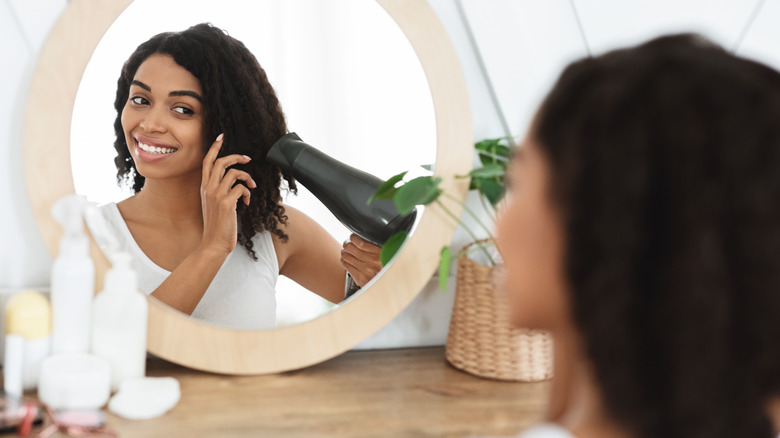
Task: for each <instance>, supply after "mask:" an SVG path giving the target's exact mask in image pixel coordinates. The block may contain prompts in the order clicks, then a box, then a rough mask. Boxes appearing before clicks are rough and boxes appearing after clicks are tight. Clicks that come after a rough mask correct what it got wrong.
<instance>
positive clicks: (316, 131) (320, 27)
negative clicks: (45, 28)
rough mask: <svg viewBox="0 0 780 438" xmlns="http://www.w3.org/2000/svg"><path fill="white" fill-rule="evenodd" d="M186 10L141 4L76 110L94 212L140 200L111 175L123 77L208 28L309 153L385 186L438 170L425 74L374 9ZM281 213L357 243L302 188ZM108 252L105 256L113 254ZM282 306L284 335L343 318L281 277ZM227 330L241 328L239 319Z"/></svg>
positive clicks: (236, 0) (79, 175)
mask: <svg viewBox="0 0 780 438" xmlns="http://www.w3.org/2000/svg"><path fill="white" fill-rule="evenodd" d="M182 6H183V2H182V0H164V1H160V0H136V1H135V2H133V3H132V4H131V5H130V6H128V7H127V9H126V10H125V11H124V12H123V13H122V14H121V15H120V16H119V17H118V18H117V19H116V20H115V21H114V23H113V24H112V25H111V27H110V28H109V29H108V30H107V31H106V33H105V35H104V36H103V38H102V39H101V40H100V42H99V43H98V45H97V47H96V48H95V51H94V52H93V54H92V57H91V59H90V61H89V63H88V64H87V67H86V70H85V71H84V75H83V77H82V80H81V84H80V86H79V89H78V92H77V94H76V101H75V104H74V107H73V119H72V123H71V137H70V144H71V164H72V170H73V172H72V173H73V180H74V184H75V188H76V193H79V194H83V195H85V196H86V197H87V199H88V200H89V201H92V202H94V203H97V204H105V203H107V202H119V201H121V200H122V199H124V198H126V197H128V196H130V195H132V190H131V189H130V188H129V187H126V186H125V187H120V185H118V184H117V182H116V181H117V178H116V167H115V166H114V157H115V156H116V152H115V150H114V148H113V143H114V128H113V123H114V119H115V117H116V111H115V110H114V98H115V94H116V82H117V81H116V80H117V78H118V77H119V72H120V71H121V68H122V65H123V63H124V62H125V60H126V59H127V58H128V57H129V56H130V54H131V53H132V52H133V51H134V50H135V48H136V47H137V46H138V45H139V44H141V43H143V42H144V41H147V40H148V39H149V38H151V37H152V36H154V35H156V34H159V33H162V32H167V31H172V30H174V31H175V30H184V29H186V28H188V27H189V26H191V25H193V24H195V23H201V22H210V23H212V24H213V25H215V26H217V27H218V28H221V29H224V30H226V31H227V32H228V33H229V34H230V35H231V36H233V37H235V38H237V39H238V40H240V41H242V42H243V43H244V44H245V45H246V46H247V48H248V49H249V50H250V51H252V53H253V54H254V55H255V57H256V58H257V59H258V60H259V61H260V64H261V65H262V66H263V68H264V70H265V71H266V73H267V75H268V78H269V81H270V82H271V85H273V86H274V89H275V91H276V94H277V96H278V97H279V100H280V102H281V104H282V109H283V110H284V112H285V116H286V119H287V126H288V128H289V129H290V130H291V131H294V132H296V133H297V134H298V135H300V136H301V137H302V138H303V139H304V140H305V141H306V142H307V143H309V144H311V145H314V146H315V147H317V148H318V149H319V150H321V151H323V152H325V153H326V154H328V155H330V156H332V157H334V158H336V159H338V160H340V161H342V162H344V163H346V164H348V165H350V166H352V167H355V168H358V169H361V170H363V171H365V172H368V173H370V174H373V175H376V176H377V177H379V178H382V179H387V178H389V177H390V176H392V175H394V174H396V173H399V172H401V171H404V170H407V169H409V168H413V167H415V165H418V164H431V163H433V162H434V159H435V153H436V149H435V146H436V128H435V127H436V125H435V118H434V114H433V103H432V102H431V95H430V93H429V91H428V84H427V82H426V80H425V74H424V73H423V70H422V67H421V65H420V62H419V60H418V59H417V57H416V56H415V54H414V50H413V49H412V46H411V45H410V44H409V41H408V40H407V39H406V37H405V36H404V35H403V33H402V32H401V29H400V28H399V27H398V25H396V23H395V22H394V21H393V20H392V18H390V16H389V15H388V14H387V13H385V11H384V10H383V9H382V8H381V7H380V6H379V5H378V4H377V3H374V2H366V1H361V0H334V1H329V2H322V1H317V0H294V1H289V0H263V1H257V2H245V1H240V0H226V1H221V2H213V1H209V0H197V1H187V2H186V7H182ZM139 23H140V25H139ZM284 202H285V204H286V205H289V206H292V207H294V208H296V209H298V210H300V211H302V212H304V213H305V214H307V215H308V216H310V217H312V218H313V219H314V220H315V221H316V222H317V223H318V224H319V225H321V226H322V227H323V228H324V229H325V230H327V231H328V232H329V233H330V234H331V235H332V236H333V237H334V238H335V240H336V241H338V242H343V241H345V240H347V239H348V238H349V234H350V233H349V231H348V230H347V228H346V227H344V226H343V225H341V223H340V222H339V221H338V220H337V219H336V218H335V217H334V216H333V214H331V213H330V212H329V211H328V210H327V209H326V208H325V207H324V205H323V204H322V203H321V202H319V201H318V200H317V199H316V198H315V197H314V196H313V195H312V194H311V192H309V191H308V190H307V189H306V188H305V187H304V186H302V185H300V184H299V191H298V194H297V195H292V194H290V195H288V196H286V199H285V200H284ZM109 229H112V227H93V228H92V229H91V231H92V233H93V235H95V237H96V240H97V241H98V243H101V242H108V241H111V240H112V237H113V236H110V235H103V236H100V234H110V233H111V232H109V231H108V230H109ZM113 232H116V231H113ZM101 247H102V249H103V250H104V252H105V251H106V245H101ZM141 262H146V264H148V265H150V266H149V269H152V270H154V271H157V270H161V269H162V268H160V267H159V266H157V265H156V264H154V262H152V261H151V260H150V259H149V258H148V257H145V256H143V257H139V258H138V263H141ZM144 268H146V267H144ZM146 292H147V293H148V292H151V291H146ZM212 292H213V291H210V292H208V293H207V296H208V297H211V296H212V295H213V294H212ZM208 294H212V295H208ZM275 295H276V325H275V326H276V327H284V326H288V325H292V324H296V323H300V322H304V321H308V320H310V319H312V318H315V317H317V316H320V315H322V314H324V313H325V312H327V311H330V310H333V309H334V308H335V306H334V305H333V304H332V303H330V302H329V301H327V300H325V299H323V298H321V297H320V296H319V295H316V294H314V293H311V292H309V291H307V290H306V289H304V288H303V287H302V286H299V285H298V284H297V283H295V282H293V281H292V280H290V279H288V278H287V277H283V276H280V277H279V278H278V280H277V283H276V294H275ZM220 299H222V298H220ZM204 300H205V302H206V303H208V302H209V299H207V298H206V297H204ZM196 313H197V312H196ZM223 321H224V322H223V323H224V324H232V326H233V327H236V328H241V325H240V324H241V322H240V321H241V319H240V318H239V319H236V318H225V319H224V320H223ZM267 324H268V322H259V323H257V325H253V327H257V326H266V325H267ZM270 324H271V325H273V321H270Z"/></svg>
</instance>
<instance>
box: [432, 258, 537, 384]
mask: <svg viewBox="0 0 780 438" xmlns="http://www.w3.org/2000/svg"><path fill="white" fill-rule="evenodd" d="M493 270H494V268H491V267H490V266H485V265H480V264H478V263H477V262H475V261H473V260H471V259H470V258H468V257H467V256H466V255H463V256H461V257H460V258H459V259H458V277H457V280H458V283H457V286H456V295H455V306H454V307H453V309H452V319H451V320H450V330H449V333H448V336H447V345H446V357H447V361H448V362H449V363H450V364H452V366H454V367H455V368H458V369H460V370H462V371H466V372H468V373H470V374H474V375H476V376H479V377H487V378H491V379H498V380H511V381H523V382H536V381H540V380H546V379H549V378H551V377H552V351H553V348H552V337H551V336H550V334H548V333H546V332H540V331H535V330H528V329H520V328H513V327H512V326H511V324H510V323H509V313H508V309H507V306H506V299H505V298H504V296H503V294H500V293H496V290H495V287H494V285H493Z"/></svg>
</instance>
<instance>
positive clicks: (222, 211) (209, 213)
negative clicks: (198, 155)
mask: <svg viewBox="0 0 780 438" xmlns="http://www.w3.org/2000/svg"><path fill="white" fill-rule="evenodd" d="M223 141H224V135H223V134H219V136H218V137H217V140H216V141H215V142H214V143H213V144H212V145H211V148H209V151H208V153H206V157H205V158H204V159H203V175H202V179H201V183H200V201H201V208H202V209H203V240H202V241H201V246H202V247H203V248H204V249H208V250H214V251H217V252H219V253H222V254H225V255H227V254H229V253H230V252H231V251H233V249H234V248H235V247H236V242H237V235H238V221H237V218H236V203H237V202H238V200H239V199H243V201H244V204H246V205H249V198H250V196H251V194H250V192H249V189H248V188H247V187H246V186H244V185H243V184H237V182H238V181H243V182H245V183H246V184H247V186H249V187H250V188H255V187H257V184H256V183H255V181H254V180H253V179H252V177H251V176H250V175H249V174H248V173H246V172H244V171H241V170H238V169H229V170H228V167H230V166H232V165H234V164H246V163H248V162H249V161H250V160H251V158H249V157H247V156H246V155H238V154H233V155H228V156H225V157H222V158H217V155H218V154H219V150H220V149H221V148H222V143H223Z"/></svg>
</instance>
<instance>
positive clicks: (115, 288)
mask: <svg viewBox="0 0 780 438" xmlns="http://www.w3.org/2000/svg"><path fill="white" fill-rule="evenodd" d="M113 258H114V260H113V262H114V266H113V267H112V268H111V270H109V271H108V272H107V273H106V281H105V289H103V292H101V293H99V294H98V295H97V296H96V297H95V301H94V303H93V305H92V353H93V354H94V355H95V356H99V357H102V358H104V359H106V360H107V361H108V363H109V365H110V367H111V388H112V390H113V391H117V390H119V385H120V384H121V383H122V382H123V381H124V380H126V379H130V378H138V377H143V376H144V374H145V372H146V326H147V319H148V312H149V310H148V306H149V305H148V303H147V301H146V296H144V295H143V293H141V292H140V291H139V290H138V286H137V279H136V275H135V272H134V271H133V270H132V269H131V267H130V260H131V259H130V255H129V254H127V253H123V252H119V253H116V255H115V256H114V257H113Z"/></svg>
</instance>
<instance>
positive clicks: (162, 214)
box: [133, 178, 203, 222]
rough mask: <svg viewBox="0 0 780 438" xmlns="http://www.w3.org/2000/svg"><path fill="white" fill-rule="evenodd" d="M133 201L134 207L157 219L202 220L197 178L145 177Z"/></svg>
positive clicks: (177, 220) (176, 220)
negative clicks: (174, 179) (182, 179)
mask: <svg viewBox="0 0 780 438" xmlns="http://www.w3.org/2000/svg"><path fill="white" fill-rule="evenodd" d="M133 202H134V203H135V204H136V205H135V207H136V208H142V209H143V211H144V212H145V213H146V214H147V215H153V216H154V217H155V219H157V220H168V221H171V222H179V221H183V220H195V219H197V221H202V220H203V212H202V210H201V199H200V179H199V178H198V180H197V181H180V180H177V181H172V180H150V179H147V180H146V181H145V182H144V187H143V189H141V191H140V192H139V193H138V194H136V195H135V196H134V197H133Z"/></svg>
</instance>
